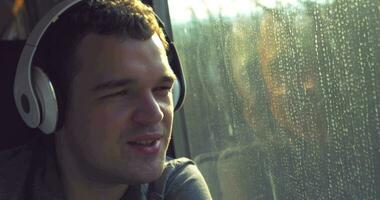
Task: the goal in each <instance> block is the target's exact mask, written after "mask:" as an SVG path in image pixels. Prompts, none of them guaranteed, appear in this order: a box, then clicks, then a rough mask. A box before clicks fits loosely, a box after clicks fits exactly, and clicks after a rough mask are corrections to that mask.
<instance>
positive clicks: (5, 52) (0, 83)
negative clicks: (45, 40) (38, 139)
mask: <svg viewBox="0 0 380 200" xmlns="http://www.w3.org/2000/svg"><path fill="white" fill-rule="evenodd" d="M24 44H25V41H5V40H0V69H1V72H0V92H1V93H0V97H1V98H0V115H1V116H0V124H1V126H0V127H1V130H0V151H1V150H5V149H9V148H12V147H16V146H19V145H22V144H25V143H26V142H28V141H29V140H30V139H32V138H33V137H34V136H36V134H37V133H38V132H39V131H38V129H30V128H29V127H27V126H26V125H25V123H24V122H23V121H22V119H21V117H20V115H19V114H18V112H17V108H16V105H15V102H14V100H13V81H14V77H15V73H16V67H17V62H18V58H19V56H20V53H21V51H22V48H23V46H24Z"/></svg>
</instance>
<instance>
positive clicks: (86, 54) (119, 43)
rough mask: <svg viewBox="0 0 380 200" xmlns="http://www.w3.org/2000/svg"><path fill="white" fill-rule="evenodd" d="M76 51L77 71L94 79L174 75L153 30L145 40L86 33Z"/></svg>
mask: <svg viewBox="0 0 380 200" xmlns="http://www.w3.org/2000/svg"><path fill="white" fill-rule="evenodd" d="M76 55H77V59H78V61H79V65H80V72H79V74H82V75H83V76H86V77H91V78H95V79H109V78H118V79H120V78H124V77H125V76H134V77H136V78H138V77H139V76H143V75H150V76H151V77H150V78H154V76H153V75H155V74H168V75H174V74H173V71H172V70H171V68H170V66H169V63H168V59H167V56H166V51H165V48H164V46H163V44H162V42H161V40H160V39H159V37H158V36H157V35H156V34H155V35H153V36H152V37H151V38H150V39H148V40H144V41H142V40H136V39H132V38H121V37H117V36H108V35H107V36H105V35H98V34H88V35H86V36H85V37H84V38H83V40H82V41H81V42H80V43H79V44H78V47H77V52H76ZM99 81H102V80H99Z"/></svg>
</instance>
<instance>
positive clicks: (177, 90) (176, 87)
mask: <svg viewBox="0 0 380 200" xmlns="http://www.w3.org/2000/svg"><path fill="white" fill-rule="evenodd" d="M172 93H173V106H174V108H176V107H177V104H178V103H179V99H180V97H181V85H180V83H179V81H178V80H175V81H174V83H173V92H172Z"/></svg>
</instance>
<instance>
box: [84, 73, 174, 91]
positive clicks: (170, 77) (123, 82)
mask: <svg viewBox="0 0 380 200" xmlns="http://www.w3.org/2000/svg"><path fill="white" fill-rule="evenodd" d="M176 79H177V77H176V76H175V75H174V74H165V75H163V76H162V77H161V78H160V80H159V82H170V83H172V82H174V81H175V80H176ZM137 82H138V81H137V80H136V79H130V78H127V79H120V80H109V81H105V82H103V83H101V84H99V85H97V86H95V87H94V88H92V89H91V91H94V92H98V91H102V90H110V89H115V88H120V87H125V86H127V85H134V84H137Z"/></svg>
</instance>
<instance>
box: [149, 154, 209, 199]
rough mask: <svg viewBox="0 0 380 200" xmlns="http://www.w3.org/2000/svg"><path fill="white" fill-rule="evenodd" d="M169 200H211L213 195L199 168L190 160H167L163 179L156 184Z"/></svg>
mask: <svg viewBox="0 0 380 200" xmlns="http://www.w3.org/2000/svg"><path fill="white" fill-rule="evenodd" d="M157 184H158V187H161V188H162V189H163V190H164V191H162V192H163V193H164V194H165V199H167V200H176V199H181V200H209V199H211V195H210V192H209V189H208V187H207V184H206V181H205V180H204V178H203V176H202V174H201V172H200V171H199V169H198V167H197V166H196V165H195V163H194V161H192V160H190V159H188V158H178V159H170V158H169V159H167V163H166V168H165V170H164V172H163V175H162V177H161V178H160V180H159V181H158V182H157V183H156V187H157Z"/></svg>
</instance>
